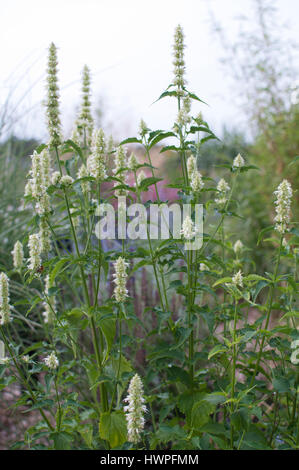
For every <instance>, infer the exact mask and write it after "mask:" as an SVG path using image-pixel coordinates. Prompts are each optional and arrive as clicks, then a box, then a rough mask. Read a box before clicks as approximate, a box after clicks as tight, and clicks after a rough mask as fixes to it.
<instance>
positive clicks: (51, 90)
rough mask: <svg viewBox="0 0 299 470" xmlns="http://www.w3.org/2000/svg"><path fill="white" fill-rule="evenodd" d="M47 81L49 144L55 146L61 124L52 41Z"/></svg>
mask: <svg viewBox="0 0 299 470" xmlns="http://www.w3.org/2000/svg"><path fill="white" fill-rule="evenodd" d="M47 82H48V99H47V121H48V122H47V124H48V131H49V135H50V141H49V146H50V147H57V146H58V145H60V144H61V129H60V126H61V124H60V116H59V89H58V85H57V82H58V79H57V49H56V46H55V44H53V43H52V44H51V45H50V48H49V59H48V76H47Z"/></svg>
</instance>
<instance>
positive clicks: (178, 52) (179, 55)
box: [173, 25, 186, 95]
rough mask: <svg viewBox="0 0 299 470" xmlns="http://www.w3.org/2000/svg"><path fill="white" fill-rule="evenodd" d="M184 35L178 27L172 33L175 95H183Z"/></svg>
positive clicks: (184, 82) (184, 83)
mask: <svg viewBox="0 0 299 470" xmlns="http://www.w3.org/2000/svg"><path fill="white" fill-rule="evenodd" d="M184 48H185V44H184V33H183V29H182V27H181V26H180V25H178V26H177V27H176V29H175V33H174V45H173V55H174V60H173V65H174V70H173V72H174V81H173V83H174V85H175V86H176V87H177V93H178V94H181V95H182V94H183V91H182V89H183V88H184V86H185V85H186V81H185V78H184V74H185V60H184Z"/></svg>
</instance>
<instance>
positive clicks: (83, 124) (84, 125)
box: [72, 65, 93, 145]
mask: <svg viewBox="0 0 299 470" xmlns="http://www.w3.org/2000/svg"><path fill="white" fill-rule="evenodd" d="M90 94H91V93H90V70H89V68H88V67H87V65H84V67H83V71H82V104H81V110H80V113H79V116H78V119H77V120H76V122H75V126H76V127H75V129H74V131H73V135H72V137H73V140H74V142H76V143H78V144H79V145H81V144H83V145H86V144H88V145H90V143H91V139H92V132H93V117H92V115H91V102H90Z"/></svg>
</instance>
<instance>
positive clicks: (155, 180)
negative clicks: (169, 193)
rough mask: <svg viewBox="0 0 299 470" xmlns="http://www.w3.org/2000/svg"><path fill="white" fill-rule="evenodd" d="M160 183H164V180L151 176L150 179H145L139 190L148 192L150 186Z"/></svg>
mask: <svg viewBox="0 0 299 470" xmlns="http://www.w3.org/2000/svg"><path fill="white" fill-rule="evenodd" d="M159 181H163V179H162V178H156V177H155V176H150V177H149V178H144V180H142V181H141V184H140V185H139V187H138V188H139V190H140V191H146V190H147V189H148V187H149V186H151V185H152V184H156V183H158V182H159Z"/></svg>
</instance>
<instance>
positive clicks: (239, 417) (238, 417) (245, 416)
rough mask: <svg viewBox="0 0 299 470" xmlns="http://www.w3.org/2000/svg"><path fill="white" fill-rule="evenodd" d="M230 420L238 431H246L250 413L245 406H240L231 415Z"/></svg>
mask: <svg viewBox="0 0 299 470" xmlns="http://www.w3.org/2000/svg"><path fill="white" fill-rule="evenodd" d="M231 422H232V424H233V425H234V427H235V428H236V429H237V430H238V431H243V430H245V431H248V429H249V425H250V413H249V411H248V410H247V409H246V408H241V409H240V410H238V411H235V412H234V413H232V415H231Z"/></svg>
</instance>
